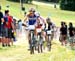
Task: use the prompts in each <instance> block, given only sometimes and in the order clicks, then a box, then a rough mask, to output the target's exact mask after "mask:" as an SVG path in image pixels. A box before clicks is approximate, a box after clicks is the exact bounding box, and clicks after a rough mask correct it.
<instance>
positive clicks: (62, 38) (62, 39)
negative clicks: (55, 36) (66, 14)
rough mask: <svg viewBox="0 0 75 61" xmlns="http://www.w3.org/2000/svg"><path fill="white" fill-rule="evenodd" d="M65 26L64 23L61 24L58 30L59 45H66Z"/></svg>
mask: <svg viewBox="0 0 75 61" xmlns="http://www.w3.org/2000/svg"><path fill="white" fill-rule="evenodd" d="M66 39H67V26H66V23H65V22H61V28H60V41H61V45H66V44H67V41H66Z"/></svg>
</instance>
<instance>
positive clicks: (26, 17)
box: [24, 15, 28, 26]
mask: <svg viewBox="0 0 75 61" xmlns="http://www.w3.org/2000/svg"><path fill="white" fill-rule="evenodd" d="M27 19H28V15H26V16H25V18H24V26H26V22H27V21H28V20H27Z"/></svg>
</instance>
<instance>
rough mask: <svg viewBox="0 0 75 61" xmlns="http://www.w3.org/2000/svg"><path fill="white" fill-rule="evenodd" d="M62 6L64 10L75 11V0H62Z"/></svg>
mask: <svg viewBox="0 0 75 61" xmlns="http://www.w3.org/2000/svg"><path fill="white" fill-rule="evenodd" d="M60 8H61V9H62V10H71V11H75V0H61V2H60Z"/></svg>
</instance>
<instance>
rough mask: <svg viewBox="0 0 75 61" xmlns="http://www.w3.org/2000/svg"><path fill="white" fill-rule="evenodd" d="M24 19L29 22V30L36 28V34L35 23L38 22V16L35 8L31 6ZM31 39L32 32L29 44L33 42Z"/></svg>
mask: <svg viewBox="0 0 75 61" xmlns="http://www.w3.org/2000/svg"><path fill="white" fill-rule="evenodd" d="M26 20H27V21H26ZM24 21H25V22H27V23H28V30H29V31H30V30H32V29H33V30H34V34H35V25H36V22H37V16H36V15H35V9H34V8H30V9H29V13H28V14H27V15H26V17H25V19H24ZM30 39H31V38H30V32H28V41H29V45H30V43H31V40H30Z"/></svg>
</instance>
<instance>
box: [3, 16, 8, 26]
mask: <svg viewBox="0 0 75 61" xmlns="http://www.w3.org/2000/svg"><path fill="white" fill-rule="evenodd" d="M6 22H8V17H7V16H4V23H3V26H5V25H6Z"/></svg>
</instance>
